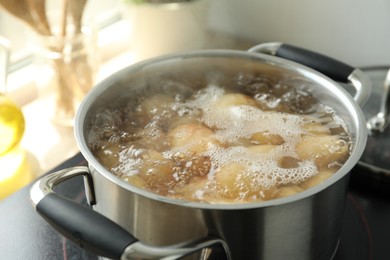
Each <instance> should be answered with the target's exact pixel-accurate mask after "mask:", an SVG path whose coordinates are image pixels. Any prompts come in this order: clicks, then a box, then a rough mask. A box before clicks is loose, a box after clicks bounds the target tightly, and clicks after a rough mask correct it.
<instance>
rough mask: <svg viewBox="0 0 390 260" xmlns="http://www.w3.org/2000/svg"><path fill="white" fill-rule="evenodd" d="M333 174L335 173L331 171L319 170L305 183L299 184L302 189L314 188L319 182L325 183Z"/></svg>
mask: <svg viewBox="0 0 390 260" xmlns="http://www.w3.org/2000/svg"><path fill="white" fill-rule="evenodd" d="M334 172H335V171H334V170H332V169H321V170H320V171H319V172H318V173H317V174H316V175H314V176H313V177H311V178H310V179H308V180H307V181H305V182H303V183H302V184H301V187H302V188H304V189H308V188H311V187H314V186H316V185H318V184H320V183H321V182H323V181H325V180H326V179H328V178H329V177H330V176H332V175H333V174H334Z"/></svg>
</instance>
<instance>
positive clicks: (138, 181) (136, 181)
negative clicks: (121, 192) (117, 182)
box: [123, 174, 147, 189]
mask: <svg viewBox="0 0 390 260" xmlns="http://www.w3.org/2000/svg"><path fill="white" fill-rule="evenodd" d="M123 180H125V181H127V182H128V183H130V184H131V185H133V186H135V187H137V188H140V189H146V188H147V184H146V182H145V180H144V179H142V178H141V177H140V176H138V175H137V174H136V175H132V176H128V177H124V178H123Z"/></svg>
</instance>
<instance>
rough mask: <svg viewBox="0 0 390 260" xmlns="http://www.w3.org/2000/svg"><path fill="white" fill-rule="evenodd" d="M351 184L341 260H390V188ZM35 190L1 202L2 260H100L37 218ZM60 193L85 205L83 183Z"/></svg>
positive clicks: (79, 161)
mask: <svg viewBox="0 0 390 260" xmlns="http://www.w3.org/2000/svg"><path fill="white" fill-rule="evenodd" d="M76 165H86V161H85V159H84V158H83V157H82V155H81V154H77V155H76V156H74V157H73V158H71V159H69V160H68V161H66V162H64V163H63V164H61V165H59V166H58V167H56V168H55V169H53V170H52V171H56V170H59V169H64V168H67V167H71V166H76ZM351 178H352V180H351V186H350V189H349V192H348V199H347V206H346V212H345V217H344V224H343V229H342V233H341V236H340V246H339V248H338V250H337V253H336V256H335V260H339V259H342V260H344V259H345V260H360V259H361V260H382V259H383V260H384V259H390V248H389V243H390V200H389V198H390V196H389V193H387V190H386V188H387V187H380V184H378V183H376V184H375V185H371V183H370V182H369V181H368V180H366V179H362V178H361V177H360V175H357V174H356V173H355V172H352V173H351ZM367 184H370V185H367ZM363 185H364V188H363ZM29 188H30V186H27V187H25V188H24V189H22V190H20V191H19V192H17V193H15V194H14V195H12V196H10V197H8V198H7V199H5V200H3V201H1V202H0V252H1V253H0V259H7V260H12V259H29V260H42V259H50V260H57V259H58V260H59V259H64V260H68V259H69V260H70V259H72V260H76V259H77V260H78V259H81V260H82V259H97V256H95V255H93V254H90V253H88V252H85V251H84V250H83V249H81V248H79V247H78V246H77V245H75V244H73V243H72V242H70V241H68V240H67V239H65V238H63V237H62V236H61V235H60V234H59V233H57V232H56V231H54V230H53V229H52V228H51V227H50V226H49V225H48V224H47V223H46V222H45V221H44V220H43V219H42V218H41V217H40V216H39V215H38V214H37V213H36V212H35V210H34V209H33V207H32V205H31V203H30V201H29ZM57 189H58V190H57V192H58V193H61V194H63V195H64V196H67V197H70V198H72V199H74V200H77V201H79V202H80V203H85V197H84V189H83V181H82V179H81V178H74V179H72V180H69V181H67V182H65V183H62V184H60V185H59V186H58V187H57ZM324 243H326V241H324Z"/></svg>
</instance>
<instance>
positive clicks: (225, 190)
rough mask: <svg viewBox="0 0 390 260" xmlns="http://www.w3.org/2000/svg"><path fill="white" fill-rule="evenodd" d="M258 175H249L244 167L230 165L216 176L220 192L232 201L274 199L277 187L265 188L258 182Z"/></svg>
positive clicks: (224, 167)
mask: <svg viewBox="0 0 390 260" xmlns="http://www.w3.org/2000/svg"><path fill="white" fill-rule="evenodd" d="M256 177H257V176H256V173H253V172H251V173H249V172H247V169H246V167H245V166H244V165H242V164H239V163H229V164H226V165H224V166H222V167H221V168H220V169H219V170H218V171H217V172H216V175H215V181H216V185H217V187H218V191H219V192H220V193H221V194H222V195H223V197H225V198H227V199H231V200H243V201H245V200H256V201H258V200H267V199H271V198H273V196H274V194H275V187H270V188H265V187H264V185H262V184H261V183H258V181H257V180H256Z"/></svg>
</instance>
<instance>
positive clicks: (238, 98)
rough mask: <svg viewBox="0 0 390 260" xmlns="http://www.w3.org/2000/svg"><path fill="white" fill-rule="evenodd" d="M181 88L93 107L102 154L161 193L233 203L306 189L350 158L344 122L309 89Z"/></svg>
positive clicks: (123, 174)
mask: <svg viewBox="0 0 390 260" xmlns="http://www.w3.org/2000/svg"><path fill="white" fill-rule="evenodd" d="M241 80H242V79H241ZM183 93H185V94H181V93H176V94H174V95H172V94H166V93H164V92H161V93H157V94H155V95H152V96H147V97H145V98H142V99H138V100H137V102H136V104H134V102H129V103H128V104H125V105H123V107H120V108H112V109H105V110H104V111H100V112H99V113H97V114H96V116H95V119H94V127H92V129H91V131H90V132H89V136H88V143H89V146H90V148H91V150H92V151H93V153H94V155H95V156H96V158H97V159H98V160H99V161H100V162H101V163H102V165H104V167H106V168H107V169H108V170H110V171H111V172H112V173H114V174H115V175H117V176H119V177H120V178H122V179H123V180H125V181H127V182H129V183H131V184H132V185H135V186H137V187H140V188H142V189H146V190H149V191H152V192H155V193H157V194H160V195H164V196H169V197H173V198H179V199H186V200H191V201H203V202H208V203H234V202H250V201H262V200H269V199H273V198H279V197H285V196H289V195H292V194H295V193H297V192H300V191H303V190H305V189H307V188H310V187H312V186H314V185H317V184H318V183H320V182H322V181H323V180H325V179H327V178H329V177H330V176H331V175H332V174H333V173H334V172H336V171H337V170H338V169H339V168H340V166H341V165H342V163H343V162H344V161H345V160H346V159H347V157H348V155H349V149H350V148H349V147H350V140H349V137H348V134H347V132H346V130H345V129H346V127H345V125H344V123H343V121H342V120H341V119H340V118H338V117H337V115H335V113H334V112H333V111H332V109H331V108H329V107H326V106H324V105H321V104H320V103H319V102H318V101H317V100H316V99H315V98H314V97H313V96H312V95H311V94H310V92H308V91H303V90H299V91H298V90H296V89H295V88H292V87H289V86H286V85H282V84H279V85H277V84H276V85H275V84H274V85H273V86H272V88H271V87H270V86H269V83H267V82H260V83H259V82H257V83H256V84H252V85H250V86H248V84H245V87H244V88H240V91H238V90H237V89H224V88H222V87H220V86H218V85H213V84H209V85H208V86H207V87H205V88H203V89H198V90H191V91H189V90H188V89H186V90H185V91H184V92H183Z"/></svg>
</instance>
